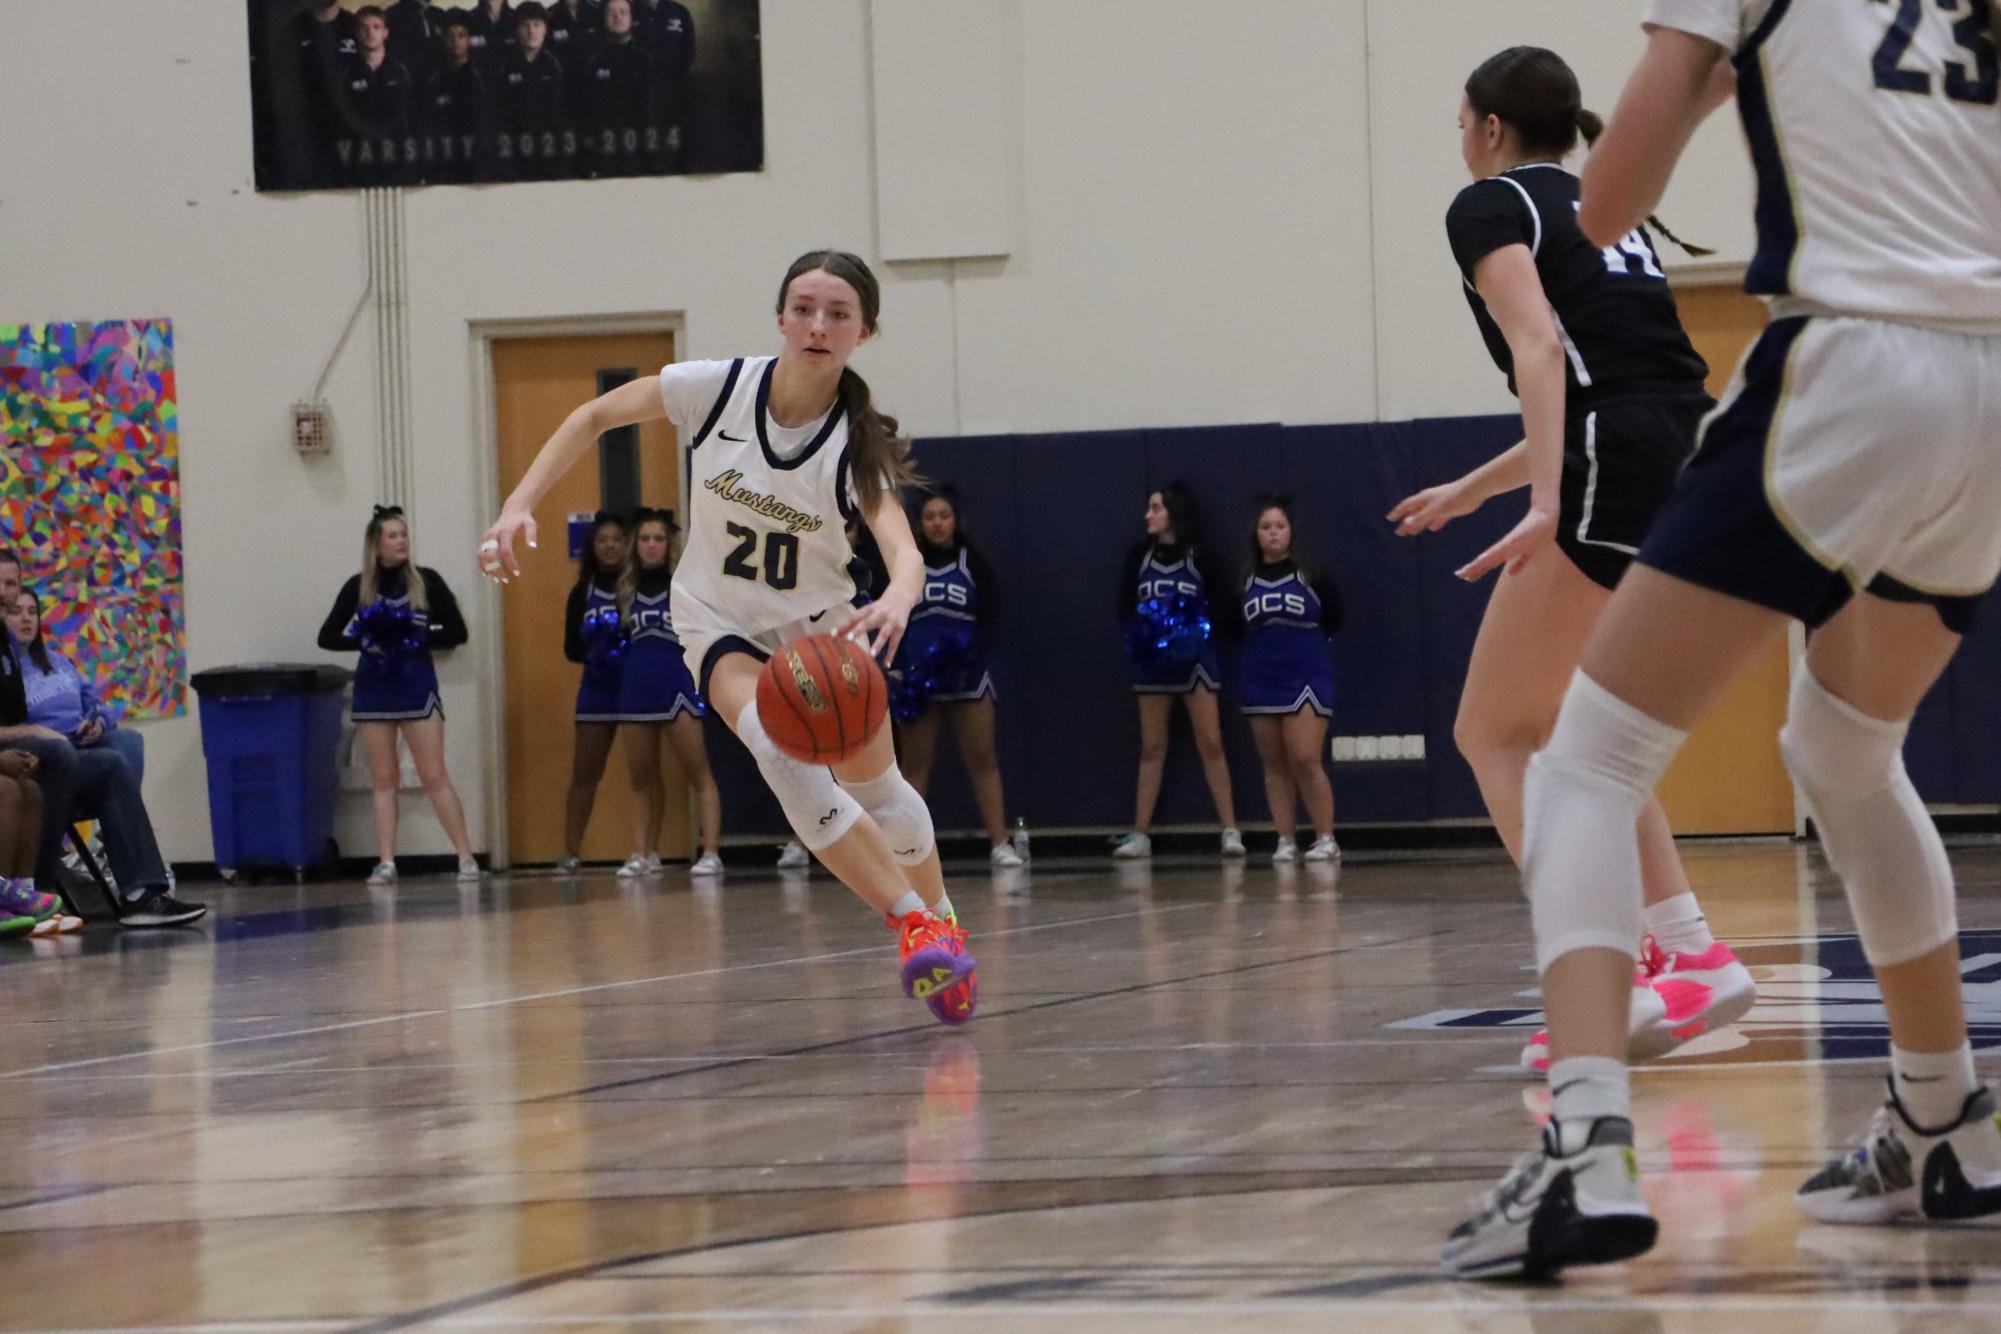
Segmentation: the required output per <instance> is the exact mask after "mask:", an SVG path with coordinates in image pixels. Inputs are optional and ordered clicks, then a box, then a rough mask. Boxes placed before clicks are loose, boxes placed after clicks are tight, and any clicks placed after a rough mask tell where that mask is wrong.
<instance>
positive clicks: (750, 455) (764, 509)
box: [660, 357, 856, 635]
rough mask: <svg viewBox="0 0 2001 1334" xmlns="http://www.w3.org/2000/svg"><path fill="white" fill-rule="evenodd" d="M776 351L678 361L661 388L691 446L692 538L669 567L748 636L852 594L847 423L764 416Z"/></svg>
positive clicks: (679, 586) (832, 418)
mask: <svg viewBox="0 0 2001 1334" xmlns="http://www.w3.org/2000/svg"><path fill="white" fill-rule="evenodd" d="M777 364H778V362H777V358H775V357H751V358H739V359H737V360H735V361H698V362H682V363H678V364H676V365H672V366H668V367H666V368H665V369H664V370H662V371H661V372H660V395H661V399H662V401H663V402H664V403H665V404H666V405H667V416H668V418H669V420H671V421H672V422H673V423H674V424H675V425H676V426H680V427H682V428H684V429H686V430H691V431H693V434H692V435H690V436H687V437H685V438H686V439H687V440H688V442H689V445H688V451H689V452H688V459H689V472H690V474H691V486H690V489H689V493H688V505H687V509H688V521H687V545H686V546H685V547H684V548H683V550H682V554H681V563H680V564H679V565H677V566H675V568H674V592H675V596H676V597H677V598H680V597H690V598H693V599H694V600H695V601H697V602H700V603H702V604H704V605H705V606H707V607H709V608H710V609H712V610H713V611H715V612H716V613H717V616H718V619H719V620H721V621H722V622H723V623H725V624H727V625H729V626H730V627H731V628H732V629H735V630H738V631H740V632H742V633H744V634H747V635H748V634H757V633H759V632H761V631H764V630H769V629H772V628H773V627H776V626H780V625H784V624H786V623H788V622H790V621H796V620H799V619H801V618H803V617H807V616H812V615H816V614H817V613H819V612H822V611H825V610H826V609H827V608H829V607H833V606H837V605H839V604H841V603H844V602H849V601H852V600H853V598H854V596H855V583H854V579H853V577H852V576H850V575H849V573H848V561H849V560H850V559H851V558H852V557H853V555H854V551H853V549H852V548H851V547H850V545H849V543H848V535H847V529H846V523H847V520H848V519H849V518H851V517H854V515H855V513H856V509H855V496H854V487H853V484H852V483H851V482H850V480H849V476H848V423H847V419H846V414H845V413H843V412H842V411H841V409H840V407H839V405H836V406H835V407H834V409H833V410H832V411H831V412H829V413H828V414H827V415H826V416H825V417H824V418H822V419H821V420H819V421H817V422H811V423H809V424H807V425H806V426H803V427H799V428H795V429H791V430H787V429H786V428H784V427H781V426H779V425H777V424H776V423H775V422H773V421H772V420H771V419H770V413H769V410H768V406H767V405H768V404H769V402H770V398H771V374H772V370H773V368H775V367H776V366H777Z"/></svg>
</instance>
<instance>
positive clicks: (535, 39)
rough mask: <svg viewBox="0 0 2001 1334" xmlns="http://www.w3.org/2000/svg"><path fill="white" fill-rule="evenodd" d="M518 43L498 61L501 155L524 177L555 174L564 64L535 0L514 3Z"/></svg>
mask: <svg viewBox="0 0 2001 1334" xmlns="http://www.w3.org/2000/svg"><path fill="white" fill-rule="evenodd" d="M514 17H515V29H514V31H515V35H516V45H515V48H514V53H513V54H512V55H510V56H508V57H507V59H506V60H505V61H504V62H502V64H501V67H500V131H501V143H500V157H501V158H502V159H509V158H511V159H512V161H513V174H514V175H515V176H517V177H520V178H522V179H525V180H545V179H547V178H549V177H550V176H552V175H554V174H555V172H556V169H557V166H558V163H559V157H560V153H561V148H562V147H563V145H562V138H563V66H562V63H561V62H560V61H558V60H557V59H556V57H555V56H553V55H551V54H549V47H548V37H549V20H548V16H547V14H546V13H545V11H544V10H543V8H542V6H541V5H540V4H538V3H537V2H536V0H524V2H523V3H522V4H519V5H516V6H515V7H514Z"/></svg>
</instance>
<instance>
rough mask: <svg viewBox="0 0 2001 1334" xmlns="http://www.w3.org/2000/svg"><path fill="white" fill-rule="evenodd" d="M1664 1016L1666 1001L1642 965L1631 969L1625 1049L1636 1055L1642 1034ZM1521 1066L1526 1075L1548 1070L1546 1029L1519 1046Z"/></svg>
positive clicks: (1665, 1016) (1665, 1014)
mask: <svg viewBox="0 0 2001 1334" xmlns="http://www.w3.org/2000/svg"><path fill="white" fill-rule="evenodd" d="M1666 1018H1667V1003H1666V1002H1665V1001H1664V1000H1662V999H1661V996H1660V994H1659V992H1657V991H1656V990H1655V989H1654V986H1653V982H1652V979H1650V978H1649V977H1648V976H1647V974H1646V971H1645V970H1644V969H1643V968H1635V969H1634V970H1633V1005H1632V1009H1631V1011H1630V1012H1629V1014H1628V1016H1627V1021H1626V1032H1627V1035H1628V1041H1629V1044H1630V1045H1629V1050H1630V1051H1631V1052H1633V1053H1634V1054H1636V1055H1637V1053H1638V1052H1639V1043H1640V1040H1641V1038H1642V1036H1643V1035H1645V1034H1647V1033H1651V1032H1653V1031H1654V1030H1655V1029H1656V1028H1658V1027H1659V1026H1660V1025H1661V1023H1662V1022H1663V1021H1664V1020H1665V1019H1666ZM1522 1069H1524V1070H1527V1071H1528V1072H1529V1073H1530V1074H1536V1075H1546V1074H1548V1073H1549V1030H1548V1029H1546V1028H1544V1029H1538V1030H1536V1035H1535V1036H1534V1037H1532V1038H1530V1039H1529V1041H1528V1045H1527V1046H1526V1047H1523V1048H1522Z"/></svg>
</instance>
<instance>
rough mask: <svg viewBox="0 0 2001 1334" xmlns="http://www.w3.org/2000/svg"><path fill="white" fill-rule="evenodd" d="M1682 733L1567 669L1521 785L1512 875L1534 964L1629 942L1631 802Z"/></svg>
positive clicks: (1635, 851)
mask: <svg viewBox="0 0 2001 1334" xmlns="http://www.w3.org/2000/svg"><path fill="white" fill-rule="evenodd" d="M1684 735H1685V734H1684V733H1682V732H1679V731H1677V730H1676V729H1674V728H1672V727H1669V726H1668V725H1667V724H1666V723H1663V722H1660V721H1658V720H1657V719H1654V718H1651V717H1649V716H1648V715H1646V714H1645V713H1642V712H1641V711H1640V710H1638V709H1636V708H1634V707H1633V706H1632V705H1630V704H1628V703H1626V702H1625V701H1624V700H1622V699H1620V698H1618V697H1617V696H1616V695H1613V694H1612V693H1611V692H1610V691H1608V690H1606V689H1605V688H1604V687H1603V686H1601V685H1599V684H1598V683H1597V682H1596V681H1593V680H1592V679H1591V678H1590V677H1588V676H1586V675H1585V674H1584V673H1583V672H1579V673H1577V674H1576V676H1574V677H1572V678H1571V682H1570V690H1569V692H1568V693H1566V694H1565V695H1564V697H1563V708H1562V711H1561V712H1559V713H1558V714H1557V719H1556V728H1555V730H1554V731H1553V732H1551V734H1550V738H1549V744H1548V745H1547V746H1545V747H1544V748H1543V749H1542V750H1540V751H1538V752H1537V753H1536V756H1535V758H1534V759H1532V760H1531V761H1529V772H1528V781H1527V784H1526V789H1525V791H1524V793H1523V821H1522V823H1523V830H1522V874H1523V883H1524V884H1525V886H1526V887H1527V890H1528V896H1529V911H1530V914H1531V915H1532V916H1533V918H1534V920H1535V941H1536V965H1537V967H1538V968H1539V969H1541V970H1542V971H1544V972H1547V971H1548V970H1549V966H1550V964H1552V963H1554V962H1555V961H1556V960H1557V959H1559V958H1561V957H1563V956H1564V955H1566V954H1569V953H1570V952H1571V951H1573V950H1584V949H1607V950H1619V951H1621V952H1623V953H1625V954H1627V955H1629V956H1630V955H1632V954H1634V953H1635V952H1636V951H1637V950H1638V949H1639V945H1640V933H1641V932H1642V931H1643V930H1644V929H1645V922H1644V919H1643V917H1642V915H1641V911H1640V898H1641V889H1640V836H1639V829H1638V825H1639V818H1640V808H1641V807H1642V806H1644V805H1645V804H1646V800H1647V797H1648V796H1649V795H1650V794H1651V793H1652V792H1653V790H1654V788H1655V787H1656V786H1657V785H1658V784H1659V783H1660V780H1661V775H1662V774H1664V773H1666V772H1667V767H1668V764H1669V763H1670V762H1671V761H1672V760H1673V759H1674V753H1675V751H1676V750H1677V749H1678V748H1679V747H1680V746H1681V743H1682V739H1683V737H1684Z"/></svg>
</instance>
